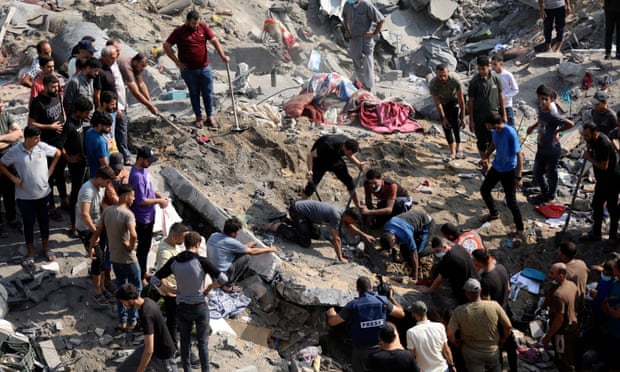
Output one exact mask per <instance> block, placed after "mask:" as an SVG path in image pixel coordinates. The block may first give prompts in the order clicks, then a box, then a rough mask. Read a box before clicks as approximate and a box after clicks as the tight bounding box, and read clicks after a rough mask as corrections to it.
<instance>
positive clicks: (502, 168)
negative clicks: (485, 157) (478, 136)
mask: <svg viewBox="0 0 620 372" xmlns="http://www.w3.org/2000/svg"><path fill="white" fill-rule="evenodd" d="M491 134H492V136H493V143H494V144H495V159H493V168H495V170H496V171H498V172H509V171H511V170H513V169H515V168H516V167H517V154H518V153H519V152H521V144H519V136H518V135H517V131H516V130H515V129H514V128H513V127H511V126H510V125H504V128H503V129H502V130H501V131H497V130H494V131H491Z"/></svg>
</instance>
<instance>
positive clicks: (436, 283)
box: [424, 274, 443, 293]
mask: <svg viewBox="0 0 620 372" xmlns="http://www.w3.org/2000/svg"><path fill="white" fill-rule="evenodd" d="M442 281H443V276H441V274H437V277H436V278H435V280H433V283H432V284H431V286H430V287H428V288H427V289H426V291H424V293H433V292H435V290H436V289H437V287H439V286H440V285H441V282H442Z"/></svg>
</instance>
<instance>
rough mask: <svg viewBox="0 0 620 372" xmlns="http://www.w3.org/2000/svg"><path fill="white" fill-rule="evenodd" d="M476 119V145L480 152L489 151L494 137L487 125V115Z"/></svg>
mask: <svg viewBox="0 0 620 372" xmlns="http://www.w3.org/2000/svg"><path fill="white" fill-rule="evenodd" d="M481 99H482V98H481ZM474 120H475V123H474V130H475V132H476V147H477V148H478V151H480V152H482V151H487V149H488V148H489V145H490V144H491V142H492V141H493V137H492V136H491V131H490V130H488V129H487V125H486V123H485V121H486V117H483V118H475V119H474Z"/></svg>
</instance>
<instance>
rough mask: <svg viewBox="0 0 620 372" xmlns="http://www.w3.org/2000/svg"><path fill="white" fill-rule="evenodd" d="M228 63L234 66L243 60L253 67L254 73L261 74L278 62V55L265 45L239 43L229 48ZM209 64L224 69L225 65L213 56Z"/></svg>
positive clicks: (269, 71)
mask: <svg viewBox="0 0 620 372" xmlns="http://www.w3.org/2000/svg"><path fill="white" fill-rule="evenodd" d="M229 55H230V64H231V65H232V66H236V65H238V64H239V63H242V62H245V63H247V64H248V66H250V67H255V70H254V73H255V74H257V75H263V74H268V73H271V70H272V69H273V68H274V67H275V65H276V64H277V63H279V62H280V56H275V55H274V54H272V52H271V51H270V50H269V48H268V47H267V46H265V45H260V44H245V45H244V44H241V45H237V46H235V47H233V48H231V49H230V50H229ZM211 65H212V67H213V68H214V69H222V70H223V69H225V68H226V65H224V62H222V60H221V59H220V58H213V60H212V61H211Z"/></svg>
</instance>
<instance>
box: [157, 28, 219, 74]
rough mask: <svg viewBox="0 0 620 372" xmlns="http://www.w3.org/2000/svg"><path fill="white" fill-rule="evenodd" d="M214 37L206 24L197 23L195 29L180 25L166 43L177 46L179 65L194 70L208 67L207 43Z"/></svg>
mask: <svg viewBox="0 0 620 372" xmlns="http://www.w3.org/2000/svg"><path fill="white" fill-rule="evenodd" d="M214 37H215V35H214V34H213V32H212V31H211V29H210V28H209V26H207V24H206V23H199V24H198V28H197V29H195V30H194V29H193V28H191V27H189V26H187V25H182V26H179V27H177V28H175V29H174V31H172V34H170V36H169V37H168V39H167V40H166V42H167V43H168V44H170V45H175V44H176V46H177V49H178V51H179V53H178V56H179V60H180V61H181V63H183V64H184V65H186V66H187V67H188V68H191V69H196V68H202V67H205V66H208V65H209V56H208V55H207V41H208V40H211V39H213V38H214Z"/></svg>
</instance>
